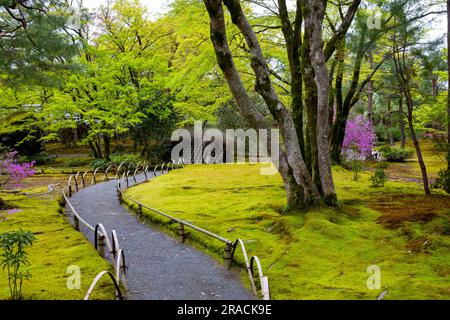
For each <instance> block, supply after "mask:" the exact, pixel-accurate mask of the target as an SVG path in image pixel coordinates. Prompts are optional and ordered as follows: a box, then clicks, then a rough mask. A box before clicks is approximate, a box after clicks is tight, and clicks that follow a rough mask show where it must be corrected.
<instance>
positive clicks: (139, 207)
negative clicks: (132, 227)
mask: <svg viewBox="0 0 450 320" xmlns="http://www.w3.org/2000/svg"><path fill="white" fill-rule="evenodd" d="M137 217H138V221H139V222H141V221H142V204H138V207H137Z"/></svg>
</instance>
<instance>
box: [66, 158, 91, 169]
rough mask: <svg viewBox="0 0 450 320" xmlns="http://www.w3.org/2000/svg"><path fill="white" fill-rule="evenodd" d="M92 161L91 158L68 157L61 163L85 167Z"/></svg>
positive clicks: (68, 165)
mask: <svg viewBox="0 0 450 320" xmlns="http://www.w3.org/2000/svg"><path fill="white" fill-rule="evenodd" d="M91 162H92V159H91V158H68V159H64V161H63V162H62V163H61V164H62V166H63V167H83V166H88V165H90V164H91Z"/></svg>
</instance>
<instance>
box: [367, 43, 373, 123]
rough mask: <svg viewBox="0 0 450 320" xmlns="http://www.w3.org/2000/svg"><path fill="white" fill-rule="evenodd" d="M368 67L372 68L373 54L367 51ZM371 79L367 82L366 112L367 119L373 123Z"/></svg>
mask: <svg viewBox="0 0 450 320" xmlns="http://www.w3.org/2000/svg"><path fill="white" fill-rule="evenodd" d="M369 64H370V69H371V70H373V54H372V52H369ZM373 90H374V89H373V81H369V83H368V84H367V114H368V118H369V121H370V122H371V123H373Z"/></svg>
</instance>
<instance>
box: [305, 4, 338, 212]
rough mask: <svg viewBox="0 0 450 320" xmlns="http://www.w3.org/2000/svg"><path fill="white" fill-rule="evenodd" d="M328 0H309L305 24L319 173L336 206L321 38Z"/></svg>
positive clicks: (326, 193) (328, 201)
mask: <svg viewBox="0 0 450 320" xmlns="http://www.w3.org/2000/svg"><path fill="white" fill-rule="evenodd" d="M326 3H327V2H326V1H323V0H310V1H309V6H310V14H309V15H308V16H307V18H306V21H305V24H308V25H310V26H311V30H312V34H311V38H310V39H311V40H310V41H311V54H310V55H311V63H312V65H313V67H314V71H315V74H316V78H315V81H316V84H317V93H318V101H317V150H318V156H319V157H318V158H319V174H320V180H321V182H322V188H323V192H324V201H325V203H326V204H329V205H333V204H335V203H336V202H337V195H336V190H335V187H334V182H333V173H332V165H331V155H330V131H331V130H330V126H329V122H328V119H329V112H330V110H329V104H328V93H329V89H330V79H329V73H328V69H327V65H326V57H325V54H324V43H323V39H322V29H323V21H324V17H325V10H326Z"/></svg>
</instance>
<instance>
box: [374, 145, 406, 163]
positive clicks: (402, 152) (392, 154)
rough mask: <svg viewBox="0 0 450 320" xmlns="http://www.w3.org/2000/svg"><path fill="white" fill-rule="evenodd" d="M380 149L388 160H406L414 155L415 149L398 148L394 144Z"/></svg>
mask: <svg viewBox="0 0 450 320" xmlns="http://www.w3.org/2000/svg"><path fill="white" fill-rule="evenodd" d="M379 151H380V152H381V153H382V154H383V157H384V158H385V159H386V160H387V161H388V162H405V161H406V160H408V159H411V158H412V157H413V156H414V151H412V150H407V149H402V148H396V147H392V146H388V145H386V146H382V147H380V148H379Z"/></svg>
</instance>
